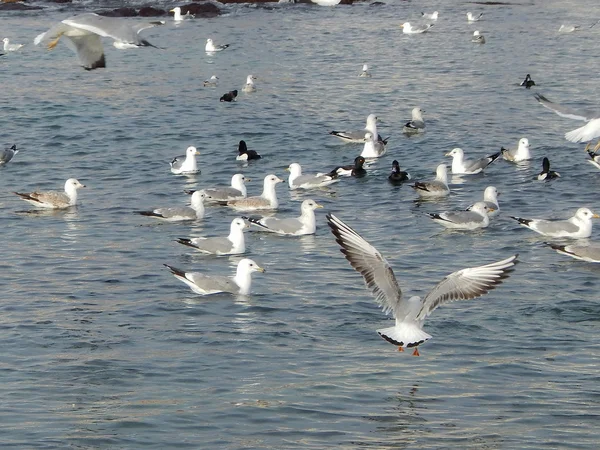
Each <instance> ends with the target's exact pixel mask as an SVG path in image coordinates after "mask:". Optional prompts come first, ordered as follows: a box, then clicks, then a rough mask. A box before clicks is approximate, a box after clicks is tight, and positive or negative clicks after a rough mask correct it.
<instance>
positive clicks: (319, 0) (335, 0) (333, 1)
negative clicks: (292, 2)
mask: <svg viewBox="0 0 600 450" xmlns="http://www.w3.org/2000/svg"><path fill="white" fill-rule="evenodd" d="M310 1H311V2H313V3H316V4H317V5H319V6H335V5H337V4H339V3H340V2H341V1H342V0H310Z"/></svg>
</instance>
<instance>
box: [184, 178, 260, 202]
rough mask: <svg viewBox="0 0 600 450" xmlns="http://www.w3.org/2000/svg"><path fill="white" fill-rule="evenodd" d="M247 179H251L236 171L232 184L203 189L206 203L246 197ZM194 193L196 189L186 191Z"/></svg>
mask: <svg viewBox="0 0 600 450" xmlns="http://www.w3.org/2000/svg"><path fill="white" fill-rule="evenodd" d="M246 181H249V180H248V179H247V178H246V177H245V176H244V175H243V174H241V173H236V174H235V175H234V176H232V177H231V186H223V187H214V188H207V189H203V190H204V193H205V194H206V199H205V200H204V203H213V202H227V201H229V200H238V199H241V198H246V185H245V184H244V183H245V182H246ZM185 192H187V193H188V194H193V193H194V191H185Z"/></svg>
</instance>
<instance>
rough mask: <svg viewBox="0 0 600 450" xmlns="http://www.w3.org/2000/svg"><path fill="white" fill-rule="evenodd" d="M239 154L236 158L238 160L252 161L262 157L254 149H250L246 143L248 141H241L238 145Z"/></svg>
mask: <svg viewBox="0 0 600 450" xmlns="http://www.w3.org/2000/svg"><path fill="white" fill-rule="evenodd" d="M238 153H239V154H238V155H237V156H236V158H235V159H236V160H238V161H251V160H253V159H261V158H262V156H260V155H259V154H258V153H257V152H256V151H254V150H248V146H247V145H246V141H240V143H239V145H238Z"/></svg>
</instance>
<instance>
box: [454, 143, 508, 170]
mask: <svg viewBox="0 0 600 450" xmlns="http://www.w3.org/2000/svg"><path fill="white" fill-rule="evenodd" d="M446 156H451V157H452V173H453V174H455V175H473V174H476V173H480V172H483V170H484V169H485V168H486V167H487V166H489V165H490V164H491V163H493V162H494V161H496V160H497V159H498V158H499V157H500V152H498V153H494V154H493V155H489V156H486V157H484V158H480V159H474V160H465V159H464V157H465V152H464V151H463V149H462V148H454V149H452V150H451V151H450V152H448V153H446Z"/></svg>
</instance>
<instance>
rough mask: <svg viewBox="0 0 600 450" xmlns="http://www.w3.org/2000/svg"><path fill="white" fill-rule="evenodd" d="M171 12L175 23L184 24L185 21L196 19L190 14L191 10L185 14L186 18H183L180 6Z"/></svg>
mask: <svg viewBox="0 0 600 450" xmlns="http://www.w3.org/2000/svg"><path fill="white" fill-rule="evenodd" d="M169 12H172V13H173V20H174V21H175V22H183V21H184V20H185V19H193V18H195V17H196V16H194V15H193V14H190V12H189V10H188V12H187V13H186V14H185V16H182V15H181V8H180V7H179V6H176V7H175V8H173V9H171V10H170V11H169Z"/></svg>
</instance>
